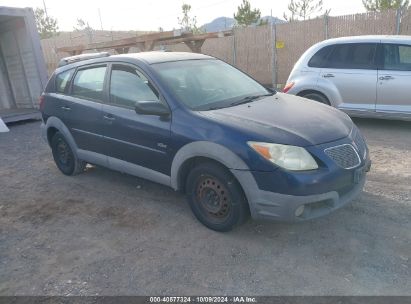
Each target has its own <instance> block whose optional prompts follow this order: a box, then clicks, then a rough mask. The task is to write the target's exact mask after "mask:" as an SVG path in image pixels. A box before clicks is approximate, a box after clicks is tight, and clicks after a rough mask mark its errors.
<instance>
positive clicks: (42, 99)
mask: <svg viewBox="0 0 411 304" xmlns="http://www.w3.org/2000/svg"><path fill="white" fill-rule="evenodd" d="M45 101H46V97H45V96H44V95H40V98H39V106H40V111H43V109H44V102H45Z"/></svg>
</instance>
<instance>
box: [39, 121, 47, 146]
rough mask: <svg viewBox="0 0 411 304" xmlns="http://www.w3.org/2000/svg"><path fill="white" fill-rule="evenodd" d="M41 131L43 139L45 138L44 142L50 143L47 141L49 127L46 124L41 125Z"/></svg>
mask: <svg viewBox="0 0 411 304" xmlns="http://www.w3.org/2000/svg"><path fill="white" fill-rule="evenodd" d="M40 130H41V137H42V138H43V140H44V141H45V142H46V143H48V139H47V127H46V124H45V123H44V122H42V123H41V125H40Z"/></svg>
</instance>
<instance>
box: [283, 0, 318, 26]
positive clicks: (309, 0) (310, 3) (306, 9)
mask: <svg viewBox="0 0 411 304" xmlns="http://www.w3.org/2000/svg"><path fill="white" fill-rule="evenodd" d="M288 10H289V11H290V14H289V15H288V16H287V14H286V13H284V19H285V20H287V21H293V20H299V19H302V20H306V19H309V18H310V17H311V16H312V15H314V14H320V13H321V12H322V10H323V0H291V2H290V4H288Z"/></svg>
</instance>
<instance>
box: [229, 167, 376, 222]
mask: <svg viewBox="0 0 411 304" xmlns="http://www.w3.org/2000/svg"><path fill="white" fill-rule="evenodd" d="M370 167H371V161H369V160H368V161H367V162H366V164H365V165H364V166H362V167H360V168H358V169H357V170H358V171H359V172H363V174H361V176H359V177H358V178H357V179H356V180H355V181H353V183H352V185H351V186H350V187H349V188H348V189H345V191H344V192H341V191H329V192H325V193H321V194H312V195H302V196H297V195H287V194H280V193H273V192H269V191H265V190H261V189H259V187H258V185H257V183H256V182H255V179H254V178H253V176H252V174H251V173H250V172H249V171H239V170H231V171H232V173H233V174H234V176H236V177H237V179H238V180H239V181H240V184H241V185H242V186H243V189H244V192H245V194H246V196H247V199H248V202H249V206H250V211H251V216H252V217H253V218H254V219H264V220H274V221H283V222H299V221H305V220H310V219H314V218H318V217H321V216H324V215H327V214H329V213H331V212H333V211H334V210H337V209H339V208H341V207H343V206H344V205H346V204H348V203H349V202H351V201H352V200H354V199H355V198H357V197H358V196H359V195H360V194H361V192H362V190H363V188H364V184H365V179H366V172H368V171H369V169H370ZM244 185H246V186H244ZM301 206H304V211H303V212H302V214H298V213H297V214H298V216H297V215H296V212H297V209H299V208H300V207H301ZM299 211H301V208H300V209H299Z"/></svg>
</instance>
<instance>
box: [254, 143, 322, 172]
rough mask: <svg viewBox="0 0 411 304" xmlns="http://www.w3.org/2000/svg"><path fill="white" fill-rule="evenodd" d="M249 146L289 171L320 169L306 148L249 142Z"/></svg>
mask: <svg viewBox="0 0 411 304" xmlns="http://www.w3.org/2000/svg"><path fill="white" fill-rule="evenodd" d="M247 143H248V145H249V146H250V147H251V148H253V149H254V150H255V151H256V152H257V153H258V154H260V155H261V156H263V157H264V158H266V159H268V160H269V161H271V162H272V163H274V164H276V165H277V166H280V167H282V168H284V169H287V170H292V171H303V170H314V169H318V164H317V162H316V161H315V160H314V158H313V157H312V156H311V154H310V153H308V152H307V150H305V149H304V148H301V147H296V146H287V145H279V144H270V143H261V142H254V141H249V142H247Z"/></svg>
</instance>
